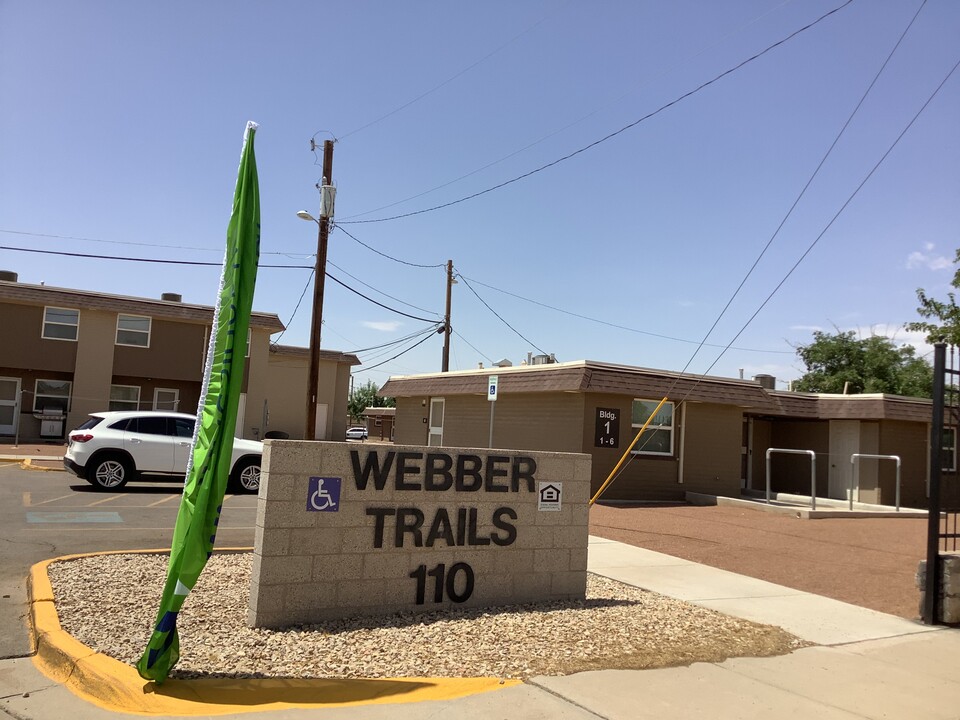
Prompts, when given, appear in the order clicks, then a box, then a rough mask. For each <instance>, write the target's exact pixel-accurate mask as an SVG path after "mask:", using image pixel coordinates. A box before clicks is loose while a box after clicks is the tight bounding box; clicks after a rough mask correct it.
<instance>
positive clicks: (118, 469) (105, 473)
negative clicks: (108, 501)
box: [87, 454, 134, 490]
mask: <svg viewBox="0 0 960 720" xmlns="http://www.w3.org/2000/svg"><path fill="white" fill-rule="evenodd" d="M133 473H134V470H133V464H132V463H131V462H130V461H129V460H128V459H127V458H125V457H124V456H123V455H114V454H110V455H100V456H99V457H98V458H97V459H96V460H94V461H93V462H92V463H90V464H89V465H88V466H87V482H89V483H90V484H91V485H93V486H94V487H95V488H97V489H98V490H119V489H120V488H122V487H123V486H124V485H126V484H127V482H128V481H129V480H130V479H131V478H132V477H133Z"/></svg>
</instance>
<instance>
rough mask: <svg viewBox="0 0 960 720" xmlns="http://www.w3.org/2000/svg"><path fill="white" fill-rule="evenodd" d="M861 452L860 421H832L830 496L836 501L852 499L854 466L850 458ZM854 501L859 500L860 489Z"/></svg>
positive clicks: (855, 493)
mask: <svg viewBox="0 0 960 720" xmlns="http://www.w3.org/2000/svg"><path fill="white" fill-rule="evenodd" d="M858 452H860V421H859V420H831V421H830V487H829V496H830V497H832V498H834V499H836V500H849V499H850V481H851V480H852V479H853V465H852V464H851V463H850V457H851V456H852V455H853V454H854V453H858ZM853 492H854V496H853V499H854V500H859V499H860V498H859V488H854V491H853Z"/></svg>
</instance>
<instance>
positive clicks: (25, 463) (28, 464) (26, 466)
mask: <svg viewBox="0 0 960 720" xmlns="http://www.w3.org/2000/svg"><path fill="white" fill-rule="evenodd" d="M20 467H21V468H22V469H23V470H33V471H35V472H63V468H62V467H43V466H42V465H34V464H33V458H26V459H25V460H21V461H20Z"/></svg>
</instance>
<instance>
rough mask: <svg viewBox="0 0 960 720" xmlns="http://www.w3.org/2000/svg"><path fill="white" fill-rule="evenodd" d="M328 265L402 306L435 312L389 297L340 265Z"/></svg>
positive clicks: (330, 263)
mask: <svg viewBox="0 0 960 720" xmlns="http://www.w3.org/2000/svg"><path fill="white" fill-rule="evenodd" d="M327 265H332V266H333V267H335V268H336V269H337V270H339V271H340V272H342V273H343V274H344V275H346V276H347V277H348V278H351V279H352V280H356V281H357V282H358V283H360V284H361V285H363V286H364V287H367V288H370V289H371V290H373V291H374V292H378V293H380V294H381V295H383V296H384V297H387V298H390V299H391V300H394V301H396V302H398V303H400V304H401V305H406V306H407V307H412V308H413V309H414V310H420V311H421V312H426V313H429V312H433V310H427V309H426V308H422V307H419V306H417V305H414V304H412V303H408V302H407V301H406V300H401V299H400V298H397V297H394V296H393V295H389V294H388V293H385V292H384V291H383V290H380V289H379V288H375V287H374V286H373V285H370V284H369V283H365V282H364V281H363V280H361V279H360V278H358V277H357V276H356V275H351V274H350V273H348V272H347V271H346V270H344V269H343V268H342V267H340V266H339V265H336V264H334V263H332V262H330V261H329V260H327Z"/></svg>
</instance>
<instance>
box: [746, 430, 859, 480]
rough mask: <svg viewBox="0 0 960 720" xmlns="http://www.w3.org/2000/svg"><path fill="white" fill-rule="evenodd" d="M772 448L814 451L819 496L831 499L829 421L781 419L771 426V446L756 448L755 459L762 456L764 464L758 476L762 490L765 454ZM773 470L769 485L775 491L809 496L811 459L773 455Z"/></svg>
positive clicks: (764, 475) (771, 459)
mask: <svg viewBox="0 0 960 720" xmlns="http://www.w3.org/2000/svg"><path fill="white" fill-rule="evenodd" d="M755 439H756V438H755ZM770 447H773V448H785V449H792V450H813V451H814V452H815V453H816V454H817V474H816V483H817V496H818V497H827V496H828V490H829V485H830V475H829V473H830V466H829V462H828V459H829V457H828V456H829V451H830V428H829V425H828V423H827V422H824V421H804V420H779V419H778V420H777V421H776V422H774V423H773V424H772V425H771V426H770V444H769V445H767V446H766V447H758V446H755V447H754V457H757V456H759V458H760V460H761V463H762V465H761V468H762V469H761V471H760V475H759V480H760V487H761V488H764V487H765V483H766V467H765V463H766V451H767V449H768V448H770ZM847 462H849V458H848V459H847ZM770 470H771V483H770V484H771V489H772V490H773V492H782V493H795V494H798V495H809V494H810V459H809V458H808V457H805V456H803V455H793V454H784V453H774V454H773V455H772V456H771V458H770ZM755 477H756V476H755Z"/></svg>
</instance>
